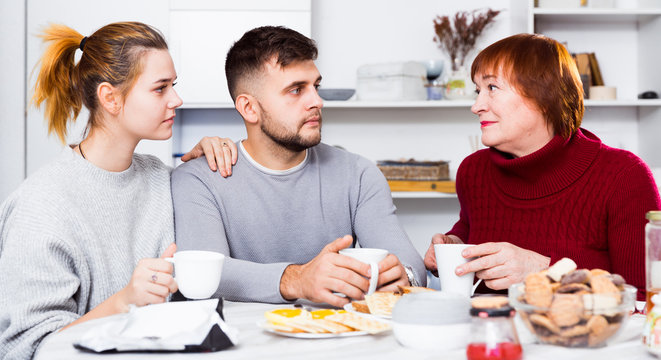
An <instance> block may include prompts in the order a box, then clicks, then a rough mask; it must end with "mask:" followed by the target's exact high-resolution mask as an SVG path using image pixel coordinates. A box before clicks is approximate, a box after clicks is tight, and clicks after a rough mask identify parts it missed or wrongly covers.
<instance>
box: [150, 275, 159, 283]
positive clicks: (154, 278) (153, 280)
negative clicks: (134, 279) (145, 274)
mask: <svg viewBox="0 0 661 360" xmlns="http://www.w3.org/2000/svg"><path fill="white" fill-rule="evenodd" d="M157 279H158V277H157V276H156V273H154V274H152V276H151V282H153V283H155V282H156V280H157Z"/></svg>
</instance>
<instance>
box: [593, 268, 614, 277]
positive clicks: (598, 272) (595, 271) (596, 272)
mask: <svg viewBox="0 0 661 360" xmlns="http://www.w3.org/2000/svg"><path fill="white" fill-rule="evenodd" d="M610 274H611V273H609V272H608V271H606V270H603V269H592V270H590V275H591V276H599V275H610Z"/></svg>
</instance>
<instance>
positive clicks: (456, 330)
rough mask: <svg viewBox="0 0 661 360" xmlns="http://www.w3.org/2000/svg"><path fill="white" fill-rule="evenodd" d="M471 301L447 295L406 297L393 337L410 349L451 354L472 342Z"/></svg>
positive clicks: (397, 314)
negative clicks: (450, 351)
mask: <svg viewBox="0 0 661 360" xmlns="http://www.w3.org/2000/svg"><path fill="white" fill-rule="evenodd" d="M469 311H470V299H469V298H468V297H465V296H461V295H458V294H454V293H448V292H443V291H434V292H424V293H416V294H407V295H404V296H403V297H402V298H401V299H400V300H399V301H398V302H397V304H396V305H395V308H394V309H393V312H392V321H393V335H394V336H395V339H397V341H398V342H399V343H400V344H401V345H403V346H406V347H410V348H413V349H419V350H436V351H447V350H454V349H460V348H464V347H466V345H468V342H469V340H470V321H471V317H470V314H469Z"/></svg>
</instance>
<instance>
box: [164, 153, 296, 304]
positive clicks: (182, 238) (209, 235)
mask: <svg viewBox="0 0 661 360" xmlns="http://www.w3.org/2000/svg"><path fill="white" fill-rule="evenodd" d="M197 165H199V166H197ZM207 172H208V173H212V172H211V170H209V168H208V166H207V163H206V160H204V162H203V163H201V162H200V161H197V160H193V161H191V162H189V163H187V164H184V165H182V166H179V167H177V168H176V169H175V170H174V171H173V172H172V183H171V186H172V202H173V205H174V220H175V241H176V243H177V249H178V250H207V251H216V252H219V253H222V254H224V255H225V263H224V265H223V274H222V276H221V280H220V286H219V288H218V291H217V292H216V294H215V296H222V297H223V298H225V299H228V300H233V301H259V302H268V303H286V302H287V300H285V299H284V298H283V297H282V294H281V293H280V278H281V277H282V274H283V273H284V271H285V268H286V267H287V266H288V265H289V264H288V263H270V264H260V263H256V262H252V261H246V260H240V259H234V258H232V257H231V255H232V253H231V251H230V246H229V242H228V240H227V235H226V232H225V225H224V223H223V216H224V214H225V209H224V207H223V204H222V203H221V202H220V200H219V199H218V198H216V197H215V196H214V194H213V191H212V189H211V187H210V185H209V184H208V181H211V180H210V179H209V177H207V176H205V173H207ZM212 174H215V173H212ZM216 181H217V179H216ZM175 272H176V269H175ZM175 277H176V275H175ZM248 280H249V281H248Z"/></svg>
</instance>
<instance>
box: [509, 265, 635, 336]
mask: <svg viewBox="0 0 661 360" xmlns="http://www.w3.org/2000/svg"><path fill="white" fill-rule="evenodd" d="M636 293H637V289H636V288H635V287H633V286H631V285H627V284H626V283H625V280H624V279H623V278H622V276H620V275H618V274H611V273H609V272H608V271H605V270H602V269H592V270H588V269H577V266H576V263H575V262H574V261H572V260H571V259H568V258H563V259H561V260H559V261H558V262H556V263H555V264H554V265H553V266H551V267H549V268H548V269H547V270H543V271H540V272H536V273H531V274H528V275H527V276H526V278H525V281H524V282H523V283H519V284H514V285H512V286H511V287H510V289H509V300H510V304H511V305H512V306H513V307H514V308H515V309H516V310H517V312H518V314H519V315H520V316H521V319H522V320H523V323H524V324H525V325H526V327H527V328H528V329H529V330H530V331H531V332H532V334H533V335H535V337H536V338H537V340H538V341H539V342H541V343H545V344H552V345H560V346H565V347H599V346H604V345H605V344H606V343H607V342H608V340H609V339H611V338H612V337H613V336H614V335H615V334H616V333H617V332H618V331H619V330H620V329H621V328H623V324H624V323H625V322H626V321H627V320H628V318H629V316H630V311H631V310H633V309H634V303H635V301H636Z"/></svg>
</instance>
